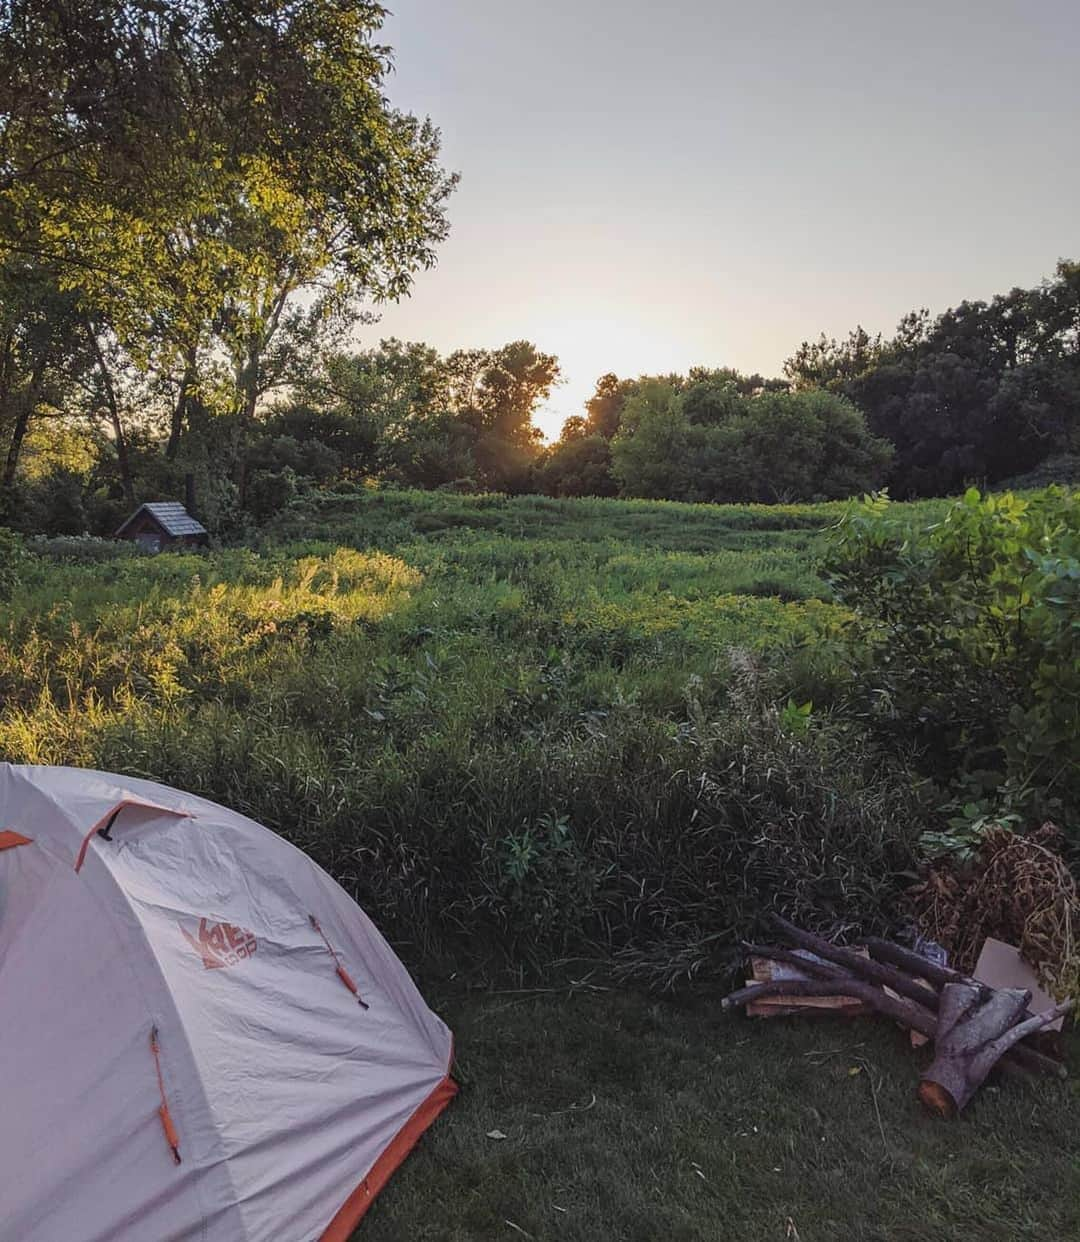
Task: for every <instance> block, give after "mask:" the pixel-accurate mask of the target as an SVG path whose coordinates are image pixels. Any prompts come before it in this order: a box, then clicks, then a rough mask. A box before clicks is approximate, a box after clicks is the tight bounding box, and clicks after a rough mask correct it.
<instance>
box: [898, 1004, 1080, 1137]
mask: <svg viewBox="0 0 1080 1242" xmlns="http://www.w3.org/2000/svg"><path fill="white" fill-rule="evenodd" d="M1030 1000H1031V993H1030V992H1026V991H1021V990H1020V989H1018V988H1001V989H998V990H991V994H990V996H988V997H984V996H983V995H981V994H980V991H979V989H978V988H976V987H972V986H970V985H969V984H966V983H947V984H946V985H945V986H944V987H943V988H942V990H941V1004H940V1006H939V1008H938V1022H937V1034H936V1035H935V1037H934V1060H933V1061H932V1062H931V1064H930V1066H929V1067H928V1068H927V1069H926V1071H925V1072H924V1073H923V1075H922V1080H921V1082H920V1083H919V1099H920V1100H922V1102H923V1104H924V1105H925V1106H926V1107H927V1108H928V1109H929V1110H930V1111H931V1112H932V1113H936V1114H937V1115H938V1116H942V1117H952V1116H954V1115H955V1114H956V1113H958V1112H959V1111H960V1110H961V1109H962V1108H963V1107H964V1105H965V1104H966V1103H967V1102H968V1100H970V1099H971V1097H972V1095H974V1093H975V1091H976V1090H977V1089H978V1088H979V1087H980V1086H981V1085H982V1082H983V1080H984V1079H985V1078H986V1076H987V1074H989V1073H990V1071H991V1070H992V1069H993V1068H994V1066H995V1065H996V1064H997V1063H998V1061H1000V1060H1001V1058H1002V1057H1003V1056H1004V1055H1005V1054H1006V1053H1007V1052H1008V1051H1009V1050H1010V1049H1011V1048H1013V1047H1014V1046H1015V1045H1016V1044H1017V1043H1019V1041H1020V1040H1021V1039H1023V1038H1024V1037H1025V1036H1026V1035H1030V1034H1031V1033H1032V1032H1034V1031H1037V1030H1040V1029H1041V1028H1042V1027H1044V1026H1046V1025H1047V1023H1049V1022H1053V1021H1055V1020H1056V1019H1057V1018H1059V1017H1061V1015H1062V1014H1065V1013H1068V1012H1069V1010H1070V1009H1071V1008H1072V1001H1071V1000H1068V1001H1064V1002H1063V1003H1062V1004H1060V1005H1055V1006H1054V1008H1053V1009H1048V1010H1047V1011H1046V1012H1045V1013H1042V1014H1039V1015H1038V1016H1037V1017H1032V1018H1028V1019H1026V1020H1023V1021H1022V1020H1021V1019H1022V1017H1023V1014H1024V1011H1025V1010H1026V1009H1027V1006H1028V1003H1029V1002H1030Z"/></svg>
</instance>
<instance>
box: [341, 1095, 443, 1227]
mask: <svg viewBox="0 0 1080 1242" xmlns="http://www.w3.org/2000/svg"><path fill="white" fill-rule="evenodd" d="M457 1093H458V1085H457V1083H456V1082H454V1080H453V1079H452V1078H451V1077H450V1075H449V1074H447V1076H446V1077H445V1078H444V1079H443V1080H442V1082H440V1083H439V1085H438V1086H437V1087H436V1088H435V1090H434V1091H432V1093H431V1094H430V1095H429V1096H428V1097H427V1099H426V1100H425V1101H424V1102H423V1103H422V1104H421V1105H420V1107H419V1108H418V1109H417V1110H416V1112H415V1113H413V1115H412V1116H411V1117H410V1118H409V1120H408V1121H406V1122H405V1124H404V1125H403V1126H402V1127H401V1129H400V1130H399V1131H398V1132H397V1134H395V1135H394V1137H393V1138H392V1139H391V1140H390V1144H389V1146H388V1147H387V1148H386V1150H385V1151H384V1152H383V1154H382V1155H381V1156H380V1157H379V1158H378V1160H376V1161H375V1163H374V1164H373V1165H372V1166H371V1168H370V1169H369V1170H368V1174H367V1177H365V1178H364V1180H363V1181H362V1182H361V1183H360V1185H359V1186H357V1188H356V1189H355V1190H354V1191H353V1192H352V1194H351V1195H349V1197H348V1198H347V1199H346V1200H345V1202H344V1203H343V1204H342V1205H341V1208H340V1209H339V1211H338V1214H337V1215H336V1216H335V1217H334V1219H333V1220H332V1221H331V1222H330V1224H329V1226H328V1227H327V1230H326V1232H325V1233H324V1234H323V1235H322V1237H321V1238H320V1239H319V1242H349V1238H350V1237H351V1236H352V1232H353V1230H354V1229H355V1228H356V1226H357V1225H358V1224H359V1223H360V1221H361V1219H362V1217H363V1215H364V1213H365V1212H366V1211H367V1210H368V1208H369V1207H371V1204H372V1202H373V1201H374V1199H375V1196H376V1195H377V1194H378V1193H379V1191H380V1190H382V1188H383V1187H384V1186H385V1185H386V1183H387V1182H388V1181H389V1180H390V1178H391V1177H392V1176H393V1174H394V1171H395V1170H396V1169H397V1168H398V1167H399V1166H400V1165H401V1163H402V1161H404V1159H405V1157H406V1156H407V1155H408V1154H409V1152H411V1151H412V1149H413V1148H414V1147H415V1146H416V1144H417V1143H418V1142H419V1141H420V1138H421V1136H422V1135H423V1133H424V1131H425V1130H426V1129H427V1128H428V1126H430V1125H431V1123H432V1122H433V1121H434V1120H435V1118H436V1117H438V1115H439V1114H440V1113H441V1112H442V1111H443V1109H444V1108H445V1107H446V1106H447V1105H448V1104H449V1103H450V1101H451V1100H452V1099H453V1098H454V1096H455V1095H457Z"/></svg>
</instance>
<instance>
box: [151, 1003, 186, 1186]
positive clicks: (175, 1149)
mask: <svg viewBox="0 0 1080 1242" xmlns="http://www.w3.org/2000/svg"><path fill="white" fill-rule="evenodd" d="M150 1051H151V1052H152V1053H153V1054H154V1068H155V1069H156V1070H157V1081H158V1091H159V1092H160V1093H161V1106H160V1107H159V1108H158V1116H159V1117H160V1118H161V1128H162V1129H163V1130H164V1131H165V1141H166V1142H167V1143H168V1144H169V1150H170V1151H171V1152H172V1156H173V1160H174V1162H175V1163H176V1164H180V1163H181V1160H180V1136H179V1135H178V1134H177V1133H176V1127H175V1126H174V1125H173V1119H172V1115H171V1114H170V1112H169V1101H168V1100H167V1099H166V1098H165V1080H164V1078H162V1076H161V1049H160V1048H159V1047H158V1030H157V1027H156V1026H153V1027H151V1028H150Z"/></svg>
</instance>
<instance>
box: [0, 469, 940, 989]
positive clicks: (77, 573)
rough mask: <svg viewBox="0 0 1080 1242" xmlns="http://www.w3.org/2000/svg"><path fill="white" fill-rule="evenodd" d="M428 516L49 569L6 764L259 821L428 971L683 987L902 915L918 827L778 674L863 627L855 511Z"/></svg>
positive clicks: (452, 501) (533, 503) (8, 644)
mask: <svg viewBox="0 0 1080 1242" xmlns="http://www.w3.org/2000/svg"><path fill="white" fill-rule="evenodd" d="M416 499H417V498H416V497H414V496H413V495H411V494H409V495H400V494H393V493H373V494H370V495H367V496H363V497H362V498H361V499H360V501H359V502H356V499H355V498H353V500H352V508H349V507H348V506H347V505H346V503H345V501H344V500H343V499H341V498H337V499H331V500H330V501H328V502H326V504H325V505H324V506H322V509H323V510H325V512H320V513H318V514H316V515H315V516H314V517H313V518H312V519H311V521H310V523H309V528H308V529H306V530H304V531H301V530H299V529H294V527H298V526H299V525H301V521H300V515H299V514H297V513H294V514H292V515H291V516H290V517H289V518H288V519H287V521H286V522H285V523H284V526H285V529H282V530H279V531H278V532H277V534H278V536H281V535H284V534H286V533H289V534H293V535H299V534H304V535H305V538H304V539H303V540H302V541H296V542H294V543H292V544H279V543H276V542H273V541H272V540H271V539H270V538H269V537H267V538H265V539H264V540H263V541H262V544H261V546H260V548H259V549H258V550H257V551H256V550H251V549H238V550H231V551H225V552H220V553H213V554H210V555H204V556H197V555H163V556H160V557H156V558H149V559H147V558H133V557H130V556H120V557H117V558H115V559H111V560H101V559H100V554H99V552H97V551H95V559H94V560H93V561H92V562H90V563H79V562H78V561H77V560H73V559H71V557H70V555H66V556H65V559H64V560H62V561H53V560H49V559H47V558H44V557H39V558H37V559H35V560H32V561H31V562H30V563H28V565H27V566H25V567H24V568H23V569H22V570H21V573H22V584H21V589H20V590H19V592H18V593H17V598H15V599H14V600H13V602H12V604H11V606H10V607H9V608H8V609H7V611H6V613H5V615H4V619H3V622H2V624H0V695H2V697H3V701H4V710H3V713H2V716H0V755H2V756H3V757H4V758H7V759H11V760H16V761H23V762H27V761H28V762H46V763H75V764H82V765H87V766H99V767H104V768H106V769H110V770H115V771H119V772H127V773H132V774H137V775H146V776H150V777H152V778H155V779H159V780H163V781H165V782H167V783H170V784H174V785H177V786H180V787H182V788H186V789H190V790H192V791H194V792H198V793H201V794H204V795H206V796H209V797H211V798H214V799H216V800H218V801H221V802H224V803H227V804H228V805H230V806H233V807H235V808H237V809H238V810H241V811H244V812H246V813H248V814H250V815H252V816H253V817H254V818H256V819H259V820H261V821H262V822H264V823H266V824H268V825H269V826H270V827H272V828H274V829H276V830H277V831H279V832H282V833H283V834H285V835H287V836H289V837H290V838H291V839H293V840H294V841H296V842H297V843H298V844H299V845H301V846H302V847H303V848H305V849H307V850H308V851H309V852H311V853H312V854H313V855H314V856H315V857H316V858H318V859H319V861H321V862H322V863H323V864H324V865H325V866H327V867H328V868H329V869H330V870H331V871H332V872H333V873H334V874H335V875H336V876H337V877H338V878H339V879H340V880H341V881H342V882H343V883H344V884H345V885H346V886H347V887H348V888H349V889H350V890H351V891H352V892H353V893H354V894H355V895H356V896H357V897H358V898H359V899H360V901H361V902H362V904H364V905H365V906H366V907H367V908H368V909H369V910H370V911H371V913H372V914H373V915H374V916H375V917H376V918H377V919H378V921H379V922H380V924H381V925H382V926H383V927H384V928H385V929H386V930H387V931H388V932H389V933H390V934H391V935H392V936H393V937H394V939H395V940H396V941H397V942H398V943H399V944H400V945H402V947H403V949H404V950H405V951H406V952H407V953H408V954H409V955H410V956H411V957H412V959H413V960H414V961H416V962H419V961H429V962H432V963H435V962H439V961H443V960H445V961H451V960H452V961H453V962H454V965H455V968H457V969H462V968H464V967H465V966H466V965H468V966H471V968H472V969H474V970H476V971H477V972H483V973H490V972H493V971H496V970H503V969H506V968H507V967H508V966H509V967H513V968H517V969H528V968H532V969H541V968H543V967H545V966H546V965H548V964H550V963H551V962H553V961H555V960H557V959H559V958H561V957H564V956H566V955H568V954H575V953H576V954H580V953H589V954H604V955H608V954H611V953H613V952H614V953H617V954H619V955H620V956H619V960H620V962H621V964H622V968H623V969H624V970H626V971H629V972H631V973H636V974H639V975H641V976H643V977H648V978H650V979H652V980H653V981H655V982H669V981H670V980H671V979H672V978H673V977H674V976H675V975H677V974H679V973H690V972H694V971H698V970H701V969H713V968H716V969H721V970H723V969H726V967H727V966H728V965H730V962H731V960H732V952H733V949H734V945H735V938H736V936H737V934H744V933H745V932H746V930H747V929H748V928H749V927H751V926H752V924H753V922H754V919H755V918H756V917H757V914H758V912H759V910H760V909H761V908H763V907H764V906H765V905H768V904H774V903H776V904H779V905H780V906H782V907H783V908H784V909H786V910H787V911H788V912H789V913H791V914H794V915H796V916H798V917H804V918H809V919H816V920H825V922H826V923H827V924H828V925H830V926H835V925H837V924H839V923H842V922H844V921H845V920H849V919H858V920H860V921H862V922H864V923H866V922H869V923H873V922H879V923H880V922H881V920H882V918H883V917H884V915H883V911H884V910H886V909H887V907H888V902H889V897H890V895H891V893H892V892H893V891H894V889H895V886H896V883H897V878H896V877H897V876H898V874H899V873H900V872H901V871H902V870H903V868H904V866H905V865H906V863H907V861H908V858H909V855H910V846H911V842H912V841H913V839H914V836H915V835H916V834H917V831H918V827H919V824H918V815H919V811H918V808H917V807H916V806H914V805H913V802H912V799H911V797H910V796H909V795H908V794H907V792H906V791H905V789H904V787H903V785H902V784H898V783H897V781H896V780H895V778H893V777H892V776H891V775H890V774H889V773H888V772H887V771H883V770H882V769H881V768H880V766H879V765H878V764H877V763H876V761H875V760H874V758H873V757H872V756H870V755H868V754H865V753H863V752H862V751H861V750H860V746H859V742H858V739H857V738H852V737H851V736H849V735H846V734H845V735H841V734H840V733H839V732H838V730H837V728H836V727H834V726H833V725H831V724H830V723H829V722H828V720H827V719H822V720H819V721H812V722H811V724H810V725H809V726H808V727H806V728H804V729H800V730H798V731H794V732H793V731H792V730H791V728H790V727H789V726H788V725H787V724H786V723H785V717H784V715H783V713H782V712H781V711H779V710H778V709H777V704H778V703H779V704H782V703H783V702H784V699H785V695H786V689H787V687H786V683H785V682H784V677H783V674H782V673H776V672H770V671H769V665H770V664H771V663H775V662H776V661H775V656H776V653H777V652H778V651H783V650H786V649H787V648H789V647H790V646H791V645H793V644H800V643H801V644H808V643H809V644H814V643H816V642H817V641H819V640H821V639H822V638H823V636H825V635H827V634H828V633H829V632H830V631H832V630H834V629H836V628H837V627H843V626H844V625H845V624H846V620H847V617H848V614H847V613H846V612H845V611H844V610H843V609H842V608H840V607H839V606H838V605H836V604H834V603H831V602H829V601H828V600H826V599H823V598H821V596H823V595H824V594H825V592H824V588H823V586H822V584H821V581H820V579H819V578H818V576H817V572H816V568H815V564H814V546H813V540H814V539H815V538H816V535H815V532H814V527H815V523H816V525H817V526H821V525H822V524H823V522H824V521H825V520H828V521H831V520H832V517H833V507H831V506H822V507H821V509H815V508H813V507H810V506H802V507H799V508H792V509H791V511H790V513H789V512H788V511H787V510H782V511H779V510H778V511H770V514H769V515H766V514H759V513H758V512H757V511H755V510H753V509H748V510H732V511H731V512H730V513H726V514H724V515H723V516H724V518H725V522H724V523H723V524H718V523H717V520H716V514H715V513H714V512H713V508H714V507H708V506H700V507H695V506H685V505H668V504H653V505H650V504H645V503H643V502H632V503H629V504H626V503H620V502H591V501H585V502H569V501H561V502H560V501H549V500H540V499H529V498H527V499H525V500H519V501H507V500H505V499H501V498H495V497H468V498H464V497H457V496H448V497H442V496H434V497H433V496H431V495H430V494H422V503H420V502H417V503H416V504H414V501H416ZM700 510H705V512H704V513H702V512H701V511H700ZM463 513H464V514H467V515H470V516H473V517H476V516H483V517H485V518H490V519H491V525H490V526H489V527H487V528H484V529H476V528H474V527H469V526H467V525H466V524H463V523H458V524H455V522H456V519H457V518H458V517H460V516H461V515H462V514H463ZM373 515H375V516H373ZM425 517H427V518H428V519H429V521H428V525H433V523H432V522H431V519H433V518H439V519H440V520H443V519H445V521H446V525H445V526H444V527H443V528H441V529H438V530H435V529H433V530H431V531H430V532H429V533H428V534H423V533H422V532H421V530H420V529H418V528H420V527H422V526H423V525H424V522H423V521H422V520H421V519H423V518H425ZM767 519H768V520H771V521H773V522H774V523H784V522H788V521H790V522H792V523H794V526H793V528H791V529H786V530H778V531H773V532H772V533H771V534H770V533H768V532H763V531H762V530H761V529H753V527H754V526H755V524H756V525H758V526H761V525H762V524H764V522H765V521H766V520H767ZM740 523H742V524H743V525H744V527H745V528H746V529H744V530H743V532H742V533H741V534H738V533H737V531H738V527H739V524H740ZM312 527H313V528H314V530H315V532H316V534H317V535H318V537H312V533H311V528H312ZM324 527H325V528H324ZM515 530H516V531H517V533H514V532H515ZM709 531H712V536H711V542H710V541H709V537H708V532H709ZM627 532H629V533H627ZM725 532H726V533H725ZM327 534H329V535H330V536H331V538H330V539H329V540H327V539H326V538H325V537H324V536H325V535H327ZM740 541H741V542H740ZM690 544H696V546H694V547H692V548H691V547H690V546H689V545H690ZM736 545H738V546H736ZM733 652H734V653H735V654H733ZM665 963H666V965H665Z"/></svg>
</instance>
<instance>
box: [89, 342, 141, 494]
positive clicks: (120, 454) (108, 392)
mask: <svg viewBox="0 0 1080 1242" xmlns="http://www.w3.org/2000/svg"><path fill="white" fill-rule="evenodd" d="M86 334H87V337H88V339H89V341H90V348H91V350H92V351H93V354H94V359H95V361H96V362H97V367H98V374H99V375H100V376H101V383H102V387H103V388H104V390H105V404H106V406H107V408H108V411H109V421H110V422H111V423H112V429H113V438H114V440H115V443H116V460H117V462H118V463H119V466H120V486H121V487H122V488H123V489H124V499H125V500H126V501H127V502H128V504H129V505H133V504H134V503H135V482H134V480H133V479H132V476H131V458H130V457H129V455H128V443H127V436H126V435H125V434H124V423H123V420H122V418H121V417H120V403H119V402H118V401H117V399H116V389H115V388H114V387H113V382H112V375H111V374H110V373H109V364H108V363H107V362H106V361H105V355H104V353H103V352H102V349H101V342H100V341H99V340H98V336H97V332H96V331H95V329H94V325H93V324H92V323H91V322H90V321H89V320H87V322H86Z"/></svg>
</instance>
